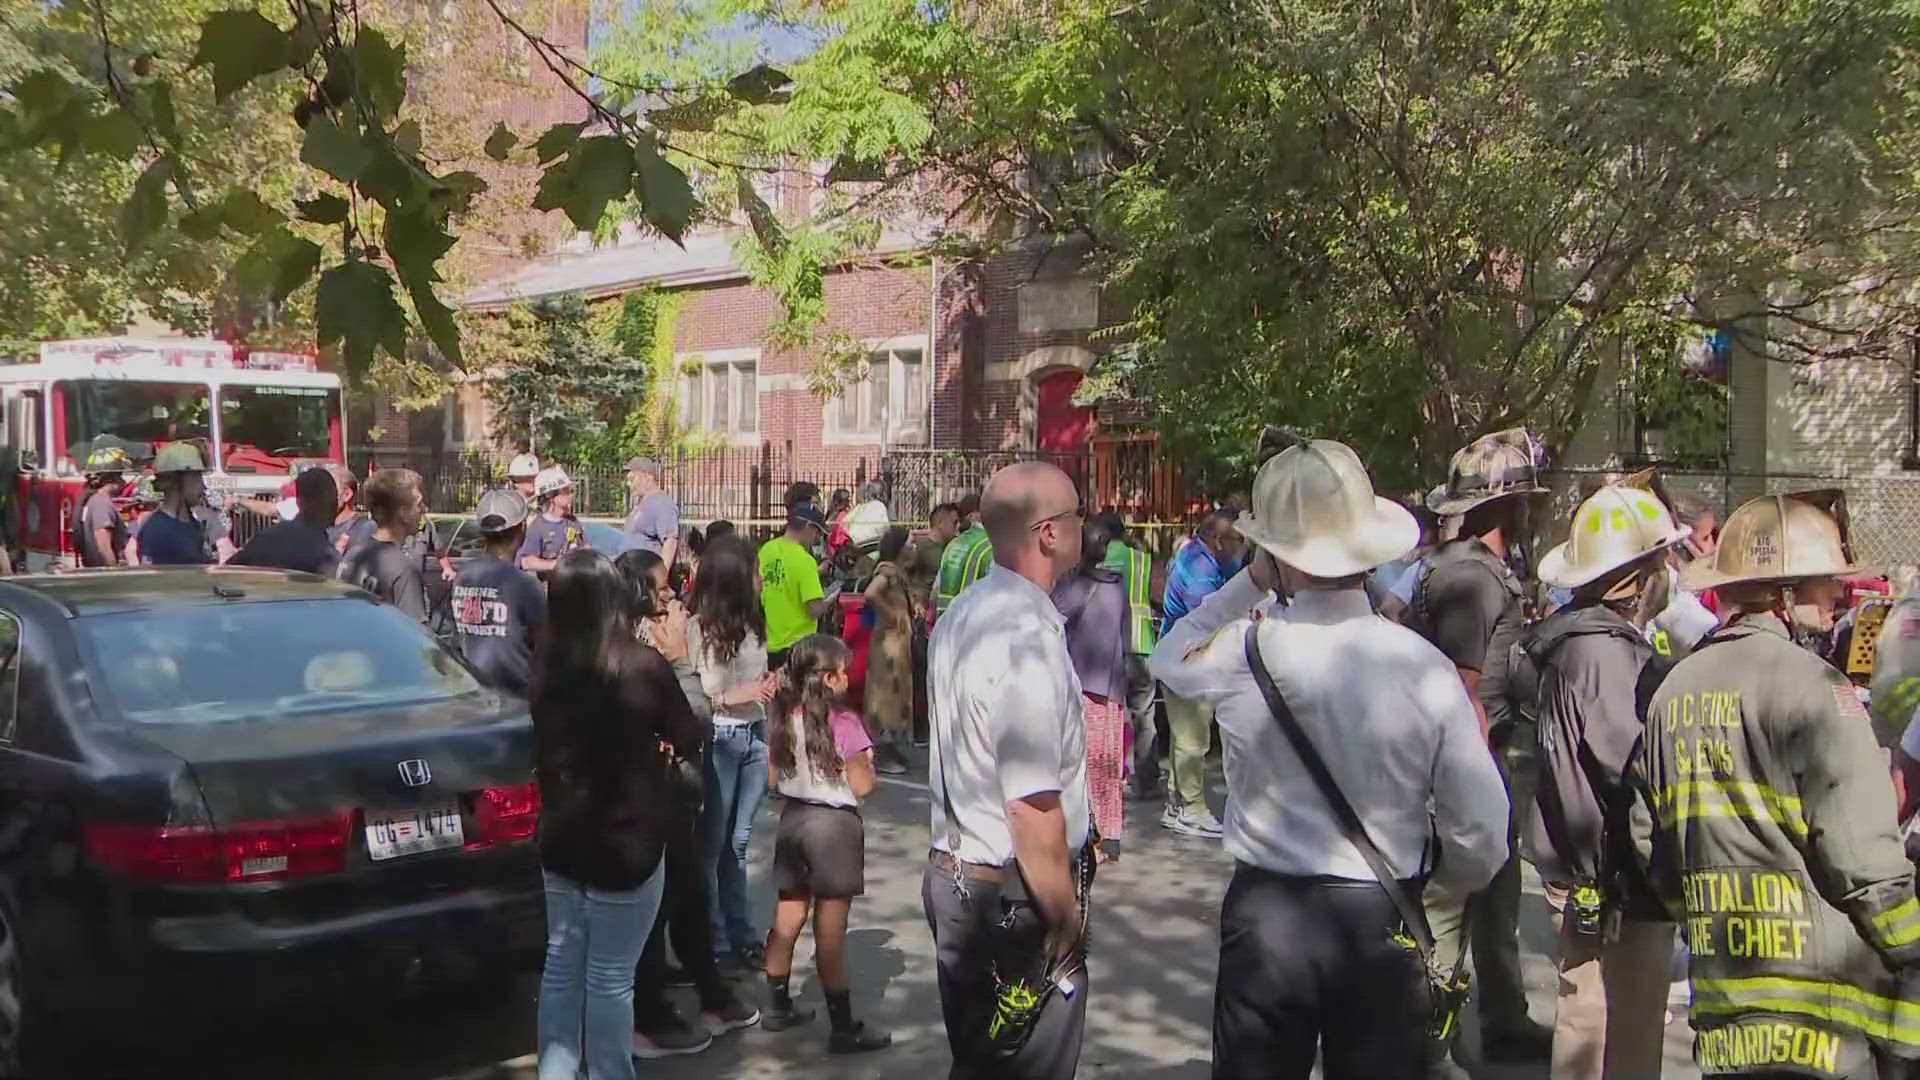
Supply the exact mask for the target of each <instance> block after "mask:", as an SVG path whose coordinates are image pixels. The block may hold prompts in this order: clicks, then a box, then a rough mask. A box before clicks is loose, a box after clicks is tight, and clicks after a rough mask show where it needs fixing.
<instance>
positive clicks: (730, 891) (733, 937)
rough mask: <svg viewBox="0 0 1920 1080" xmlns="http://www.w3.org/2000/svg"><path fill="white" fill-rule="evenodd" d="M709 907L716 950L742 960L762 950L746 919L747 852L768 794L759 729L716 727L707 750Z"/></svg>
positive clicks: (703, 833) (704, 824) (753, 726)
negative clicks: (745, 953)
mask: <svg viewBox="0 0 1920 1080" xmlns="http://www.w3.org/2000/svg"><path fill="white" fill-rule="evenodd" d="M706 773H707V801H706V806H705V808H704V809H703V811H702V820H701V829H700V832H701V837H702V839H703V840H704V841H705V842H706V845H707V906H708V910H709V912H710V913H711V915H712V921H713V947H714V949H715V950H716V951H717V952H720V953H722V954H725V953H728V952H732V953H735V954H739V953H741V952H743V951H745V950H746V949H749V948H754V947H758V946H759V945H760V944H761V941H760V935H759V934H758V933H756V932H755V931H754V929H753V920H752V919H751V918H749V917H748V914H747V846H748V844H750V843H751V842H752V841H753V817H754V815H755V814H757V813H759V812H760V800H761V799H763V798H765V797H766V794H767V743H766V740H765V739H762V738H761V737H760V725H758V724H751V725H749V724H716V725H714V728H713V742H712V743H710V744H709V745H708V747H707V767H706Z"/></svg>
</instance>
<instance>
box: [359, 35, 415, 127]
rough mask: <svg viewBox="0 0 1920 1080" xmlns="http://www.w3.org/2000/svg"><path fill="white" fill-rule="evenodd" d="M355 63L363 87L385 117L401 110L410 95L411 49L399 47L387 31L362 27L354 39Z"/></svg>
mask: <svg viewBox="0 0 1920 1080" xmlns="http://www.w3.org/2000/svg"><path fill="white" fill-rule="evenodd" d="M353 67H354V71H355V72H356V73H358V75H359V77H360V80H359V81H360V90H361V92H362V93H363V94H365V95H366V98H367V101H368V103H369V104H371V105H372V106H373V109H374V111H375V112H376V113H377V114H379V115H380V116H381V117H390V116H392V115H394V114H395V113H397V112H399V111H400V103H401V102H402V101H405V100H406V97H407V50H406V48H405V47H404V46H401V47H398V48H396V47H395V46H394V45H393V44H392V43H390V42H388V41H387V37H386V35H385V34H382V33H381V32H380V31H378V30H375V29H373V28H372V27H370V26H369V27H362V28H361V30H360V33H359V36H358V37H356V38H354V41H353Z"/></svg>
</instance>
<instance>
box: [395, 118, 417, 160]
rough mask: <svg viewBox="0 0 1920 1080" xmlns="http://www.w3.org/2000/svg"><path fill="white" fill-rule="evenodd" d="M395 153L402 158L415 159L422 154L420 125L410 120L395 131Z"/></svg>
mask: <svg viewBox="0 0 1920 1080" xmlns="http://www.w3.org/2000/svg"><path fill="white" fill-rule="evenodd" d="M392 138H393V151H394V153H396V154H399V155H400V156H401V157H409V158H410V157H414V156H416V155H418V154H419V153H420V124H419V123H418V122H417V121H414V120H408V121H407V122H406V123H404V124H401V125H400V126H399V127H397V128H394V129H393V136H392Z"/></svg>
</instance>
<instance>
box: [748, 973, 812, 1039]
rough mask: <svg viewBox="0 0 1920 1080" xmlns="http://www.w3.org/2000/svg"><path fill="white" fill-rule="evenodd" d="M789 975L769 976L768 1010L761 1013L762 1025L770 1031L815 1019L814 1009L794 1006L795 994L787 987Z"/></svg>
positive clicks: (795, 1025) (783, 1029)
mask: <svg viewBox="0 0 1920 1080" xmlns="http://www.w3.org/2000/svg"><path fill="white" fill-rule="evenodd" d="M789 978H790V976H787V975H769V976H767V1011H766V1012H764V1013H762V1014H760V1026H761V1027H763V1028H765V1029H767V1030H768V1031H785V1030H787V1029H788V1028H795V1027H799V1026H800V1025H801V1024H805V1023H807V1022H809V1021H811V1020H812V1019H813V1010H812V1009H796V1008H794V1007H793V995H792V993H790V992H789V991H788V989H787V980H788V979H789Z"/></svg>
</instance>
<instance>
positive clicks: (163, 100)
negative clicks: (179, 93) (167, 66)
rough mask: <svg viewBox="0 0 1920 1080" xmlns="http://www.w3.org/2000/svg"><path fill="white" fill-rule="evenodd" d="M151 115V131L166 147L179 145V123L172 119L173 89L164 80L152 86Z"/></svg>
mask: <svg viewBox="0 0 1920 1080" xmlns="http://www.w3.org/2000/svg"><path fill="white" fill-rule="evenodd" d="M150 108H151V110H152V115H153V130H154V132H155V133H156V134H158V135H159V136H160V137H161V138H162V139H165V140H166V141H167V145H169V146H173V147H178V146H179V145H180V123H179V121H178V120H176V119H175V118H174V113H173V89H172V88H171V87H169V86H168V85H167V81H166V80H165V79H162V80H160V81H159V82H156V83H154V84H153V103H152V105H151V106H150Z"/></svg>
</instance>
